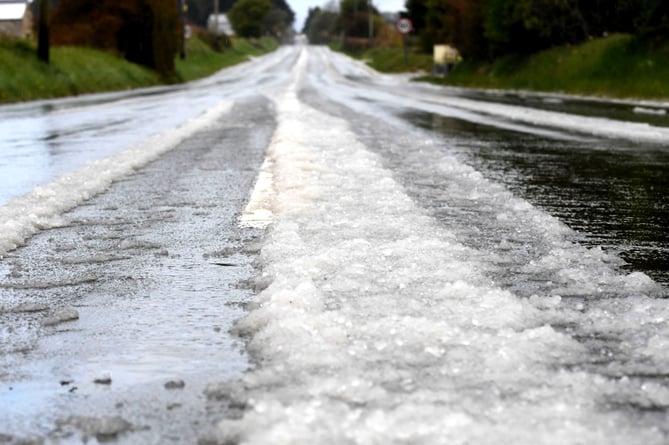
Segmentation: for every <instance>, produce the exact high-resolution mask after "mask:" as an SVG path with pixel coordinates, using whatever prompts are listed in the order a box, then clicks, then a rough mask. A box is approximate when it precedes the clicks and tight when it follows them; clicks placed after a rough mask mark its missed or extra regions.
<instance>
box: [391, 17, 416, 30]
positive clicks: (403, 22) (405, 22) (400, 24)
mask: <svg viewBox="0 0 669 445" xmlns="http://www.w3.org/2000/svg"><path fill="white" fill-rule="evenodd" d="M395 28H397V30H398V31H399V32H400V33H402V34H409V33H410V32H411V31H413V23H412V22H411V20H410V19H408V18H406V17H403V18H401V19H399V20H398V21H397V23H395Z"/></svg>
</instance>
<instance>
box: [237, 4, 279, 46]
mask: <svg viewBox="0 0 669 445" xmlns="http://www.w3.org/2000/svg"><path fill="white" fill-rule="evenodd" d="M271 11H272V4H271V3H270V2H269V0H238V1H237V3H235V5H234V6H233V7H232V9H231V10H230V11H229V12H228V18H229V19H230V23H231V24H232V27H233V28H234V30H235V33H237V35H238V36H240V37H260V36H261V35H262V32H263V25H264V21H265V17H266V16H267V15H268V14H269V13H270V12H271Z"/></svg>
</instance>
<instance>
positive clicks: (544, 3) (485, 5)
mask: <svg viewBox="0 0 669 445" xmlns="http://www.w3.org/2000/svg"><path fill="white" fill-rule="evenodd" d="M405 5H406V9H407V16H408V17H409V18H410V19H411V20H412V21H413V23H414V27H415V30H416V33H417V35H418V37H419V41H420V45H421V47H422V48H423V50H424V51H426V52H431V51H432V46H433V45H434V44H438V43H448V44H451V45H453V46H455V47H456V48H458V50H459V51H460V53H461V54H462V55H463V56H464V57H470V58H479V59H480V58H494V57H498V56H501V55H504V54H522V53H531V52H536V51H539V50H542V49H546V48H549V47H553V46H558V45H564V44H576V43H580V42H584V41H587V40H589V39H592V38H595V37H600V36H604V35H607V34H610V33H628V34H634V35H636V36H638V37H639V38H640V39H642V40H645V41H647V42H650V43H653V44H656V43H659V42H664V41H666V40H667V37H669V1H667V0H406V3H405Z"/></svg>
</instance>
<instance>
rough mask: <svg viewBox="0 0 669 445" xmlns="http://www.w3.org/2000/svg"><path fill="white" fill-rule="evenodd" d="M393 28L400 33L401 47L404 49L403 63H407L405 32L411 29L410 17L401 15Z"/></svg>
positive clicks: (407, 51) (407, 49) (407, 32)
mask: <svg viewBox="0 0 669 445" xmlns="http://www.w3.org/2000/svg"><path fill="white" fill-rule="evenodd" d="M395 28H396V29H397V31H398V32H399V33H400V34H402V49H403V50H404V65H405V66H406V65H409V48H408V47H407V34H409V33H410V32H411V31H413V22H412V21H411V19H408V18H406V17H402V18H400V19H399V20H397V22H396V23H395Z"/></svg>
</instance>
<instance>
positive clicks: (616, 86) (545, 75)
mask: <svg viewBox="0 0 669 445" xmlns="http://www.w3.org/2000/svg"><path fill="white" fill-rule="evenodd" d="M667 79H669V44H667V45H664V46H659V47H649V46H648V45H645V44H643V43H641V42H639V41H638V40H637V39H635V38H634V37H632V36H629V35H620V34H619V35H612V36H609V37H607V38H602V39H596V40H592V41H589V42H586V43H584V44H582V45H575V46H562V47H557V48H552V49H549V50H546V51H543V52H540V53H537V54H534V55H530V56H522V57H521V56H507V57H505V58H501V59H499V60H496V61H494V62H492V63H481V62H462V63H460V64H459V65H457V66H456V67H455V69H454V70H453V71H452V72H451V73H450V74H449V75H448V77H442V78H437V77H424V78H421V79H419V80H425V81H429V82H433V83H438V84H444V85H454V86H465V87H475V88H499V89H518V90H531V91H545V92H561V93H569V94H583V95H589V96H603V97H614V98H638V99H657V100H659V99H668V98H669V82H667Z"/></svg>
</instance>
